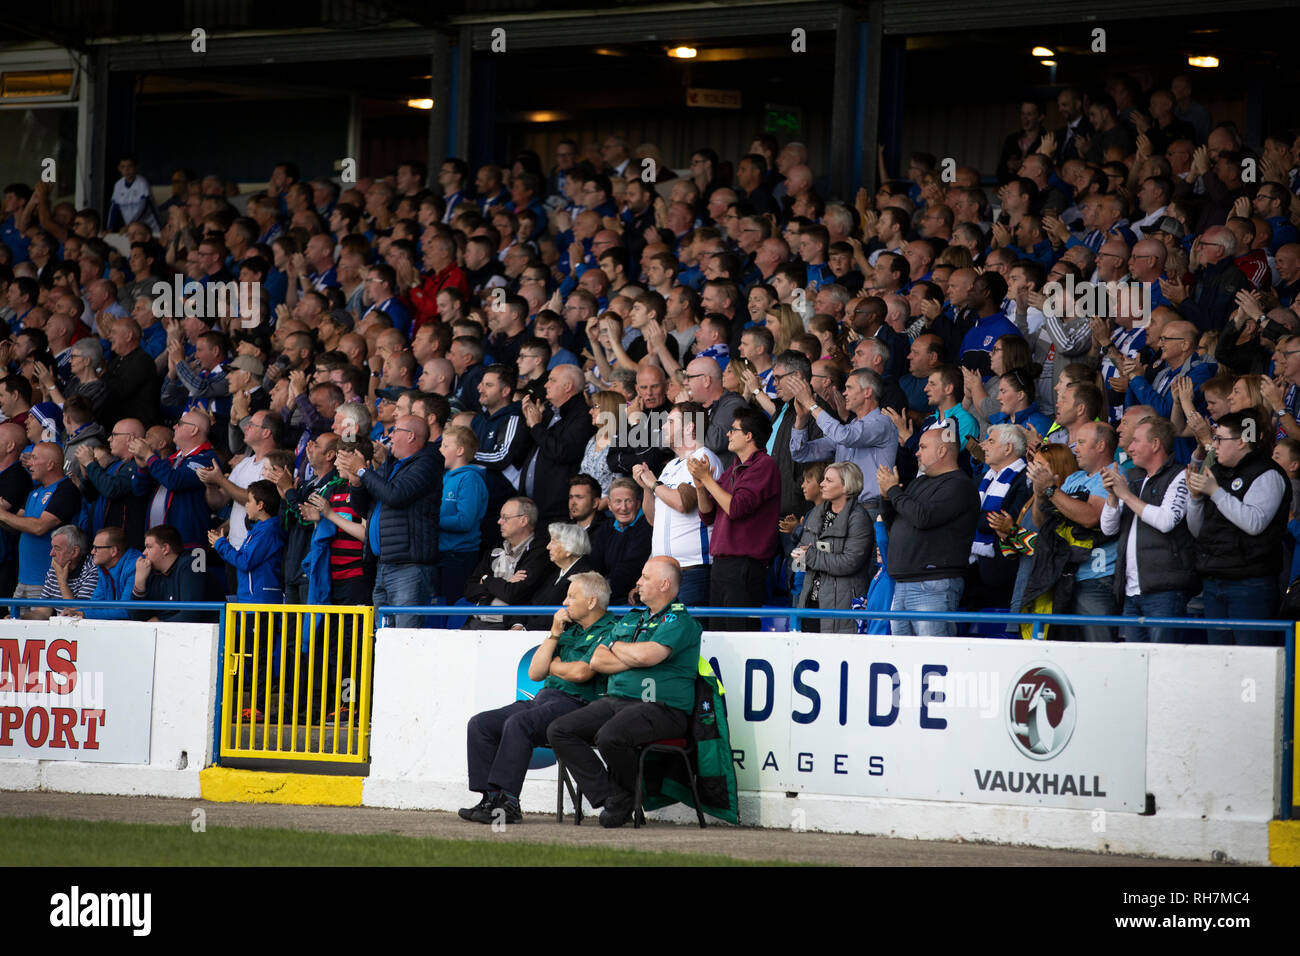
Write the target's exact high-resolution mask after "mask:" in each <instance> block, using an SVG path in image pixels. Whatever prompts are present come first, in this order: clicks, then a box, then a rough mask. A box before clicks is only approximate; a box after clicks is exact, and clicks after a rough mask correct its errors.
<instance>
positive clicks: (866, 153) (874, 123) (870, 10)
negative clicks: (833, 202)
mask: <svg viewBox="0 0 1300 956" xmlns="http://www.w3.org/2000/svg"><path fill="white" fill-rule="evenodd" d="M884 7H885V5H884V3H883V2H882V0H871V2H870V3H868V4H867V23H866V27H865V29H866V44H865V47H866V48H865V50H861V51H860V53H859V55H860V56H862V57H863V59H864V60H865V61H866V74H867V75H866V96H865V98H864V99H863V102H862V110H861V114H860V116H859V117H858V122H859V123H860V124H862V152H861V153H860V154H859V155H858V157H857V160H858V165H859V169H860V170H861V176H862V184H863V185H864V186H866V188H867V191H868V192H872V193H874V192H875V186H874V185H873V184H874V183H875V181H876V165H877V163H876V143H877V142H878V141H879V135H878V132H879V123H880V56H881V49H882V47H883V43H882V40H883V39H884V31H885V18H884Z"/></svg>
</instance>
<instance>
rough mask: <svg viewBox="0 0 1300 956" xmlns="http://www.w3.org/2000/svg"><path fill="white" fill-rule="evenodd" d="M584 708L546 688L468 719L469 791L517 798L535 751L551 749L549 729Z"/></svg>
mask: <svg viewBox="0 0 1300 956" xmlns="http://www.w3.org/2000/svg"><path fill="white" fill-rule="evenodd" d="M582 706H583V703H582V701H581V700H579V699H578V698H576V697H572V696H570V695H569V694H566V693H564V692H563V691H559V690H555V689H554V688H552V687H543V688H542V689H541V690H540V691H538V692H537V696H536V697H534V698H533V699H532V700H517V701H515V702H514V703H513V704H507V705H506V706H505V707H499V708H497V709H496V710H485V711H483V712H482V713H481V714H475V715H474V716H473V717H471V718H470V719H469V727H468V730H467V732H466V738H467V739H466V742H465V753H466V755H467V757H468V763H469V788H470V789H471V790H477V791H478V792H479V793H487V792H488V791H490V790H504V791H505V792H506V793H508V794H510V796H512V797H518V796H519V791H520V790H521V789H523V786H524V775H525V774H527V773H528V761H529V760H530V759H532V755H533V748H534V747H546V746H548V744H547V741H546V728H547V727H549V726H550V725H551V721H553V720H555V719H556V718H557V717H563V716H564V715H565V714H571V713H573V712H574V711H575V710H580V709H581V708H582Z"/></svg>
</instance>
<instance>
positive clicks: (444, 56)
mask: <svg viewBox="0 0 1300 956" xmlns="http://www.w3.org/2000/svg"><path fill="white" fill-rule="evenodd" d="M430 53H431V55H430V62H429V73H430V79H429V96H430V97H431V98H432V99H433V109H431V110H429V156H428V159H427V162H428V165H429V170H430V175H431V177H432V176H433V175H434V173H433V171H434V170H437V169H439V168H441V163H442V161H443V159H444V157H446V156H447V139H448V134H449V132H450V128H449V123H450V118H451V114H452V102H451V96H452V91H451V70H452V63H451V38H450V37H449V36H448V35H447V34H445V33H442V32H441V31H439V32H438V33H435V34H434V38H433V49H432V50H431V51H430Z"/></svg>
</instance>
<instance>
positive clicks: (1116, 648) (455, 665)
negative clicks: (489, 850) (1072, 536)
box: [362, 629, 1285, 863]
mask: <svg viewBox="0 0 1300 956" xmlns="http://www.w3.org/2000/svg"><path fill="white" fill-rule="evenodd" d="M754 637H755V638H756V637H757V635H754ZM764 637H765V638H767V639H770V640H774V641H780V640H786V639H792V638H793V639H796V640H798V641H800V642H807V641H813V642H816V641H818V640H826V641H835V640H843V638H834V637H824V638H819V637H817V636H810V635H782V634H767V635H764ZM540 638H541V635H533V634H528V635H524V634H521V633H519V632H506V633H504V634H503V633H502V632H499V631H497V632H483V633H478V632H467V631H443V632H438V631H418V630H402V629H385V630H381V631H379V632H378V636H377V648H376V654H375V690H374V698H373V699H374V701H375V705H374V716H373V722H372V730H373V736H372V741H373V744H372V748H371V753H372V764H371V773H370V776H369V778H368V779H367V780H366V783H365V788H364V791H363V797H362V802H363V803H364V804H366V805H369V806H383V807H400V808H410V809H417V808H418V809H439V810H454V809H456V808H458V807H463V806H468V805H471V804H472V803H474V802H476V801H477V797H476V796H475V795H471V794H470V793H469V792H468V791H467V790H466V769H465V728H466V722H467V721H468V719H469V718H470V717H471V716H472V715H473V714H474V713H476V712H477V711H479V710H483V709H488V708H490V707H499V706H504V705H505V704H508V703H510V702H511V701H512V700H514V699H515V695H514V693H513V690H514V684H513V680H514V677H513V675H514V673H515V669H516V667H517V664H518V661H519V660H520V659H521V656H522V654H524V653H526V651H527V649H528V648H531V647H534V646H536V644H537V643H539V641H540ZM728 639H729V638H728V637H727V636H726V635H724V634H717V635H711V634H706V635H705V637H704V644H703V652H704V656H705V657H706V658H707V657H712V656H714V655H715V653H717V652H718V651H720V650H724V649H723V648H722V647H721V646H720V645H719V644H717V643H715V642H726V641H728ZM858 640H862V641H871V640H881V639H880V638H868V637H863V638H859V639H858ZM888 640H893V641H898V640H900V639H898V638H890V639H888ZM902 640H909V641H916V642H925V641H927V640H934V639H927V638H911V639H902ZM960 640H961V639H950V641H960ZM967 643H969V644H970V645H972V646H971V650H972V651H973V652H975V653H980V648H986V647H988V644H989V642H987V641H979V640H972V641H969V642H967ZM997 643H1000V644H1006V643H1012V644H1014V643H1018V642H997ZM1038 646H1039V647H1040V648H1041V647H1043V645H1038ZM1058 646H1059V645H1058ZM711 647H712V650H711ZM949 647H951V644H950V645H949ZM1089 650H1092V651H1093V652H1095V653H1100V654H1108V655H1114V656H1113V657H1112V658H1111V659H1112V660H1113V661H1114V662H1115V664H1116V665H1120V664H1121V663H1122V658H1123V656H1124V655H1134V654H1144V655H1147V659H1148V664H1147V680H1148V683H1147V707H1146V715H1147V723H1146V767H1145V773H1146V790H1147V792H1149V793H1151V794H1152V795H1153V796H1154V798H1155V802H1156V811H1157V812H1156V813H1155V815H1153V816H1143V815H1141V814H1139V813H1129V812H1119V811H1114V810H1111V811H1106V812H1102V811H1098V810H1089V809H1056V808H1049V807H1040V806H1009V805H997V804H989V803H964V802H949V801H946V800H915V799H908V800H904V799H891V798H888V797H865V796H851V795H843V794H837V795H828V794H819V793H814V792H807V791H804V792H799V793H797V795H795V796H787V792H786V791H785V790H782V791H778V792H771V791H757V790H745V789H742V790H741V793H740V816H741V821H742V823H744V824H748V825H760V826H770V827H779V828H786V827H790V826H792V821H798V824H799V825H801V826H803V827H806V828H807V829H809V830H821V831H827V832H845V833H868V834H880V835H884V836H893V837H903V838H912V839H926V840H956V839H961V840H967V841H988V842H995V843H1008V844H1026V845H1033V846H1043V847H1055V848H1063V849H1077V850H1089V851H1098V852H1111V853H1123V854H1145V855H1153V856H1164V857H1175V858H1188V859H1206V860H1209V859H1224V858H1227V859H1231V860H1238V861H1249V862H1253V863H1267V861H1268V821H1269V820H1270V819H1272V818H1273V816H1274V813H1275V809H1276V808H1275V803H1276V800H1277V796H1276V795H1277V788H1278V783H1279V780H1280V767H1281V711H1282V699H1283V686H1284V683H1283V682H1284V669H1285V668H1284V661H1285V656H1284V652H1283V651H1282V650H1281V649H1273V648H1250V647H1205V646H1170V645H1111V646H1104V647H1094V648H1090V649H1089ZM776 657H777V655H775V654H774V655H771V656H769V659H775V658H776ZM503 675H504V676H503ZM724 677H725V678H726V680H727V682H728V695H727V698H728V718H729V722H730V724H731V736H732V743H733V746H737V742H738V741H739V740H744V739H749V740H752V739H753V733H752V731H749V730H748V728H746V727H745V726H744V720H743V715H742V713H741V710H742V708H741V706H740V705H741V703H742V687H741V685H742V684H743V677H742V675H740V674H737V673H731V674H724ZM504 678H508V679H504ZM788 679H789V675H788V674H787V675H782V674H781V673H779V672H778V673H777V674H776V680H777V682H778V683H780V682H781V681H782V680H785V681H786V686H787V687H788V686H789V682H788ZM503 685H504V686H503ZM779 699H780V698H779V696H778V700H779ZM796 703H798V704H799V706H801V707H802V706H806V702H804V701H797V702H796ZM828 706H831V705H830V704H829V703H827V702H826V701H823V707H828ZM1135 732H1136V731H1135ZM952 756H953V755H952V754H946V755H945V754H944V753H936V754H935V759H936V760H942V759H945V757H949V758H950V757H952ZM744 776H746V777H747V776H749V775H748V774H746V775H744ZM743 779H744V777H742V780H743ZM554 781H555V769H554V767H553V766H552V767H547V768H544V769H540V770H535V771H532V772H530V773H529V777H528V782H526V783H525V785H524V793H523V794H522V801H523V804H524V807H525V809H526V810H529V811H545V810H553V809H554V806H555V782H554ZM742 787H743V783H742ZM798 811H803V812H802V813H800V812H798ZM663 815H664V816H665V817H666V818H668V819H674V820H679V821H683V822H685V821H692V822H693V821H694V814H693V812H689V811H686V810H685V809H684V808H682V807H680V806H679V807H673V808H669V809H668V810H666V811H664V812H663ZM593 823H594V821H593Z"/></svg>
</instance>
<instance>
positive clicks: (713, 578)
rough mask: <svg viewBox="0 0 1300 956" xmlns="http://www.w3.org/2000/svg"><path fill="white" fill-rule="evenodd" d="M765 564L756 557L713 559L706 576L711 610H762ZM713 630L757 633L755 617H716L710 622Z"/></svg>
mask: <svg viewBox="0 0 1300 956" xmlns="http://www.w3.org/2000/svg"><path fill="white" fill-rule="evenodd" d="M766 577H767V563H766V562H764V561H760V560H759V559H758V558H746V557H732V556H729V555H724V556H722V557H718V558H714V559H713V570H712V572H710V574H709V604H710V605H712V606H713V607H762V606H763V593H764V588H763V583H764V580H765V578H766ZM709 628H710V630H714V631H757V630H758V629H759V620H758V618H756V617H719V618H714V619H712V620H711V621H710V622H709Z"/></svg>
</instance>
